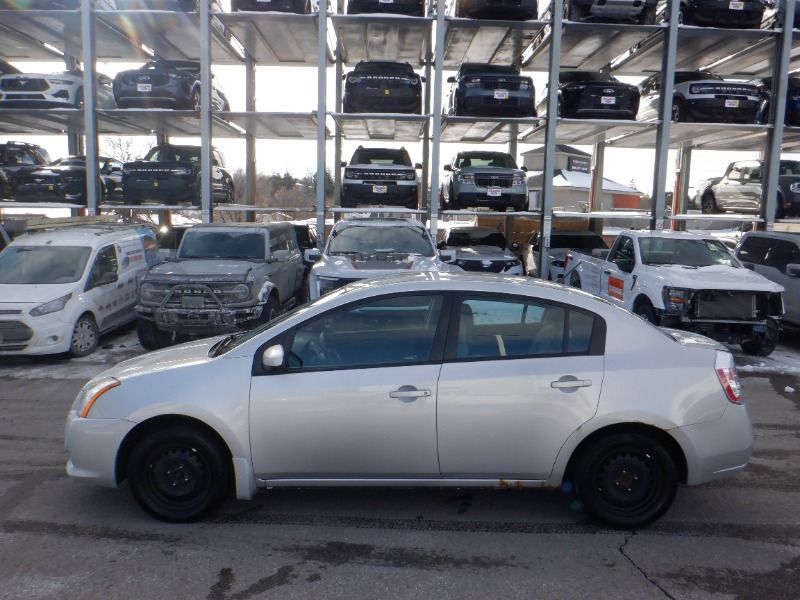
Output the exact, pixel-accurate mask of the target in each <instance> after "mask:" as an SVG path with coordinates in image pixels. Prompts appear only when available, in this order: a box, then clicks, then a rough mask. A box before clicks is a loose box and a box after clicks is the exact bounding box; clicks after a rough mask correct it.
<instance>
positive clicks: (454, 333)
mask: <svg viewBox="0 0 800 600" xmlns="http://www.w3.org/2000/svg"><path fill="white" fill-rule="evenodd" d="M471 298H475V299H498V300H501V301H502V300H512V301H516V302H523V303H534V304H535V303H538V304H543V305H549V306H553V307H557V308H562V309H564V310H565V311H567V312H566V314H565V318H564V338H563V339H564V340H567V339H568V333H569V321H570V311H578V312H582V313H585V314H588V315H591V316H592V317H593V318H594V325H593V326H592V334H591V339H590V341H589V350H588V351H586V352H567V351H562V352H551V353H547V354H517V355H514V356H480V357H464V358H458V357H457V356H456V352H457V350H458V327H459V321H460V319H461V309H460V305H461V304H462V303H463V302H464V301H465V300H468V299H471ZM452 302H453V303H452V305H451V312H450V322H449V323H448V328H447V345H446V346H445V351H444V358H443V362H444V363H445V364H447V363H465V362H486V361H498V360H502V361H507V360H530V359H536V358H556V357H561V358H569V357H573V356H604V355H605V348H606V320H605V319H604V318H603V317H602V315H600V314H598V313H596V312H593V311H591V310H587V309H585V308H581V307H578V306H574V305H572V304H566V303H564V302H559V301H557V300H549V299H546V298H540V297H537V296H524V295H522V296H521V295H519V294H508V293H502V292H461V293H457V294H454V298H453V301H452ZM456 306H458V307H459V309H458V310H456V309H455V307H456ZM567 343H568V342H567Z"/></svg>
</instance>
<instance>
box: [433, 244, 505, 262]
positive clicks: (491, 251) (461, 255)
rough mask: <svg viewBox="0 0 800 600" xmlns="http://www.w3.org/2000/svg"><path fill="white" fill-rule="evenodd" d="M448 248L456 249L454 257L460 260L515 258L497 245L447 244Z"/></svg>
mask: <svg viewBox="0 0 800 600" xmlns="http://www.w3.org/2000/svg"><path fill="white" fill-rule="evenodd" d="M447 249H448V250H455V251H456V259H461V260H513V259H515V258H516V256H514V255H513V254H511V252H509V251H508V250H501V249H500V248H498V247H497V246H469V247H460V246H452V247H451V246H448V248H447Z"/></svg>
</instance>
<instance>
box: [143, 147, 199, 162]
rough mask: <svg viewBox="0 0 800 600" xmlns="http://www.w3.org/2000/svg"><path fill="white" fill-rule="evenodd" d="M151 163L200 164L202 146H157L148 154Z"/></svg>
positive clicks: (147, 157) (146, 158)
mask: <svg viewBox="0 0 800 600" xmlns="http://www.w3.org/2000/svg"><path fill="white" fill-rule="evenodd" d="M144 160H146V161H149V162H190V163H199V162H200V146H156V147H155V148H153V149H151V150H150V152H148V153H147V156H145V157H144Z"/></svg>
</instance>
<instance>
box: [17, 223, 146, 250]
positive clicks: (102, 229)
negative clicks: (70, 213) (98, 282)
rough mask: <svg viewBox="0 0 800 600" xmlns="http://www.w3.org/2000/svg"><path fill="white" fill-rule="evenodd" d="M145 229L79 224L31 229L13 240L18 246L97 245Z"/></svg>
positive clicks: (139, 227)
mask: <svg viewBox="0 0 800 600" xmlns="http://www.w3.org/2000/svg"><path fill="white" fill-rule="evenodd" d="M144 231H145V226H142V225H131V226H130V227H125V226H119V225H116V226H104V225H97V226H91V225H86V226H81V227H64V228H60V229H51V230H46V231H31V232H26V233H25V234H23V235H21V236H19V237H17V238H16V240H15V245H18V246H48V245H51V244H52V245H61V246H92V247H94V246H99V245H101V244H105V243H108V242H113V241H118V240H125V239H129V238H136V237H140V236H141V235H142V233H143V232H144Z"/></svg>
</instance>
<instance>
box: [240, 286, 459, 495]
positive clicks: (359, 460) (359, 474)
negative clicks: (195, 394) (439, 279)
mask: <svg viewBox="0 0 800 600" xmlns="http://www.w3.org/2000/svg"><path fill="white" fill-rule="evenodd" d="M446 302H447V298H446V296H445V295H444V294H440V293H437V294H418V293H415V294H399V295H398V294H395V295H388V296H380V297H377V298H370V299H368V300H363V301H359V302H356V303H351V304H349V305H346V306H344V307H340V308H334V309H331V310H330V311H328V312H326V313H323V314H322V315H320V316H318V317H315V318H313V319H310V320H308V321H306V322H304V323H302V324H301V325H299V326H297V327H296V328H294V329H293V330H291V331H289V332H288V333H287V334H286V335H285V336H284V337H282V338H281V340H280V342H281V344H282V346H283V348H284V352H285V356H286V361H285V366H284V367H283V368H281V369H278V370H275V371H265V372H259V371H258V370H257V369H254V376H253V378H252V383H251V390H250V444H251V449H252V458H253V468H254V471H255V473H256V476H257V477H260V478H263V479H320V478H321V479H375V480H379V479H415V478H431V477H438V476H439V463H438V457H437V448H436V382H437V380H438V378H439V371H440V369H441V355H442V354H441V353H442V348H443V347H444V339H443V331H442V329H443V327H444V326H445V323H444V321H445V319H441V318H440V317H441V316H442V315H443V314H446V306H445V305H446ZM272 343H273V342H267V343H266V344H265V346H264V349H265V348H267V347H269V346H270V345H271V344H272ZM259 361H260V356H259V354H258V353H257V354H256V357H255V364H256V365H259V364H260V362H259Z"/></svg>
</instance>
